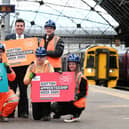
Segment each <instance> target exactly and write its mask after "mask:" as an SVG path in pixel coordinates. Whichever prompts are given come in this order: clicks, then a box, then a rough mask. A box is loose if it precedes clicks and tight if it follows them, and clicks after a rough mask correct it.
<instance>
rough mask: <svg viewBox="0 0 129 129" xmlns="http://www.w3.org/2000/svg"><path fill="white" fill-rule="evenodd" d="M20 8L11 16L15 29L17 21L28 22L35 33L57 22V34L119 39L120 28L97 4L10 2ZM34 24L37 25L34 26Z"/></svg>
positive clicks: (55, 0) (86, 1) (65, 0)
mask: <svg viewBox="0 0 129 129" xmlns="http://www.w3.org/2000/svg"><path fill="white" fill-rule="evenodd" d="M10 3H11V4H15V5H16V12H15V14H13V13H12V14H10V15H11V26H12V27H14V21H15V19H16V18H24V19H25V20H26V25H27V26H28V27H29V30H30V31H31V30H32V29H34V28H40V29H43V26H44V23H45V21H47V20H48V19H51V20H53V21H55V22H56V26H57V31H59V30H60V31H62V30H63V32H66V33H67V34H71V33H72V34H74V33H76V32H77V31H78V32H79V34H86V35H88V34H92V32H95V33H97V34H98V32H99V33H100V34H112V35H116V31H115V30H114V28H116V27H117V26H118V25H119V24H118V22H117V21H116V20H114V18H112V17H111V16H110V15H109V14H108V13H107V12H106V11H105V10H104V9H103V8H101V7H100V5H99V4H98V3H96V2H95V1H94V0H10ZM32 24H33V25H32Z"/></svg>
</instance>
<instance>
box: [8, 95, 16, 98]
mask: <svg viewBox="0 0 129 129" xmlns="http://www.w3.org/2000/svg"><path fill="white" fill-rule="evenodd" d="M12 97H16V95H11V96H9V97H8V99H10V98H12Z"/></svg>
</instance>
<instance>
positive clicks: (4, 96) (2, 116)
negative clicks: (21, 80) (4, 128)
mask: <svg viewBox="0 0 129 129" xmlns="http://www.w3.org/2000/svg"><path fill="white" fill-rule="evenodd" d="M4 52H5V48H4V45H3V44H1V43H0V63H1V64H4V65H3V66H4V68H5V70H6V72H7V75H6V76H7V78H8V80H9V81H13V80H14V79H15V77H16V74H15V72H14V71H13V69H12V68H11V67H10V66H9V65H8V64H7V63H3V62H2V57H3V53H4ZM4 78H5V76H4V77H2V76H1V77H0V81H4ZM8 80H7V81H8ZM0 84H2V83H0ZM2 86H3V85H0V87H2ZM17 105H18V97H17V96H16V94H15V93H14V91H13V90H12V89H10V88H9V91H7V92H5V91H4V92H3V91H1V92H0V122H1V121H2V122H8V115H10V114H11V113H12V112H13V111H14V110H15V108H16V106H17Z"/></svg>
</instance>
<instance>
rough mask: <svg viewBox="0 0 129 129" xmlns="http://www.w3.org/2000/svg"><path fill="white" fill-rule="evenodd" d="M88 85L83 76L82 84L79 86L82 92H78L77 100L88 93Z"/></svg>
mask: <svg viewBox="0 0 129 129" xmlns="http://www.w3.org/2000/svg"><path fill="white" fill-rule="evenodd" d="M87 85H88V84H87V80H86V79H85V78H83V77H82V78H81V82H80V86H79V91H80V93H78V94H77V95H76V98H75V99H76V100H78V99H80V98H82V97H85V96H86V93H87V90H88V88H87Z"/></svg>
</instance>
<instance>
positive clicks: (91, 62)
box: [86, 56, 94, 68]
mask: <svg viewBox="0 0 129 129" xmlns="http://www.w3.org/2000/svg"><path fill="white" fill-rule="evenodd" d="M86 68H94V56H88V57H87V66H86Z"/></svg>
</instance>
